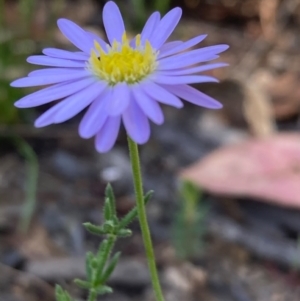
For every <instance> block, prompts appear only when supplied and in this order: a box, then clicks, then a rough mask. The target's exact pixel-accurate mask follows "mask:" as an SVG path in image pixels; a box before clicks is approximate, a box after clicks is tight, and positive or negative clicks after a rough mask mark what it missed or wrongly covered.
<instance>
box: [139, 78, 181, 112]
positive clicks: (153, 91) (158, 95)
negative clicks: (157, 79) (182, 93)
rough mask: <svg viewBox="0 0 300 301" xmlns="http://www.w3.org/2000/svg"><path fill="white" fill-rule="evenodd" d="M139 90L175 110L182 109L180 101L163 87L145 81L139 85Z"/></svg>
mask: <svg viewBox="0 0 300 301" xmlns="http://www.w3.org/2000/svg"><path fill="white" fill-rule="evenodd" d="M141 89H142V90H143V91H144V92H145V93H146V94H147V95H149V96H150V97H152V98H153V99H155V100H157V101H159V102H161V103H164V104H166V105H170V106H173V107H175V108H182V107H183V103H182V102H181V100H180V99H179V98H178V97H176V96H175V95H173V94H172V93H170V92H169V91H167V90H166V89H164V88H163V87H161V86H159V85H157V84H155V83H154V82H151V81H147V82H145V83H143V84H142V85H141Z"/></svg>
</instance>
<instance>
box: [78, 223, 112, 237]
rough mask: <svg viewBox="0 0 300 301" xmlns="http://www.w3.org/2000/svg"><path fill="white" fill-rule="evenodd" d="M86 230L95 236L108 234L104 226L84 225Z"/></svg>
mask: <svg viewBox="0 0 300 301" xmlns="http://www.w3.org/2000/svg"><path fill="white" fill-rule="evenodd" d="M83 226H84V228H85V229H86V230H87V231H88V232H90V233H91V234H95V235H105V234H107V232H105V230H104V229H103V227H102V226H96V225H93V224H91V223H83Z"/></svg>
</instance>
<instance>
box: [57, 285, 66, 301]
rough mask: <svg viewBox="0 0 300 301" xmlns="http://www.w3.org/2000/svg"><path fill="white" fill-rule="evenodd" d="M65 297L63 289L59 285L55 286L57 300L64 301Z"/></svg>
mask: <svg viewBox="0 0 300 301" xmlns="http://www.w3.org/2000/svg"><path fill="white" fill-rule="evenodd" d="M63 297H64V291H63V289H62V287H61V286H60V285H58V284H56V286H55V298H56V300H57V301H61V300H63V299H62V298H63Z"/></svg>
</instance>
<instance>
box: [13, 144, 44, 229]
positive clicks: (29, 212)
mask: <svg viewBox="0 0 300 301" xmlns="http://www.w3.org/2000/svg"><path fill="white" fill-rule="evenodd" d="M14 140H15V144H16V147H17V150H18V152H19V153H20V154H21V155H22V156H23V157H24V159H25V161H26V164H27V172H26V193H25V202H24V205H23V210H22V216H21V221H20V224H19V230H20V231H22V232H23V233H26V232H27V231H28V228H29V225H30V222H31V220H32V216H33V213H34V211H35V207H36V191H37V182H38V176H39V163H38V159H37V156H36V153H35V152H34V150H33V149H32V147H31V146H30V145H29V144H28V143H27V142H26V141H25V140H24V139H22V138H14Z"/></svg>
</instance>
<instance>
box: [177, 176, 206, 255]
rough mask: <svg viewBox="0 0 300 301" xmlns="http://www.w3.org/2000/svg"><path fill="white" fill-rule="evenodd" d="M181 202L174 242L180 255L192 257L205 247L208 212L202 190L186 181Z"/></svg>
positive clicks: (181, 192) (182, 188) (182, 187)
mask: <svg viewBox="0 0 300 301" xmlns="http://www.w3.org/2000/svg"><path fill="white" fill-rule="evenodd" d="M180 198H181V204H180V207H179V210H178V212H177V215H176V218H175V222H174V226H173V242H174V246H175V249H176V253H177V255H178V257H180V258H182V259H192V258H193V257H194V256H195V255H196V254H199V252H200V251H201V250H202V249H203V245H204V243H203V236H204V234H205V226H204V220H205V217H206V214H207V212H208V208H207V206H206V205H205V204H204V203H203V201H202V194H201V191H200V190H199V189H198V188H197V187H196V186H195V185H194V184H192V183H191V182H188V181H184V182H183V183H182V184H181V188H180Z"/></svg>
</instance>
